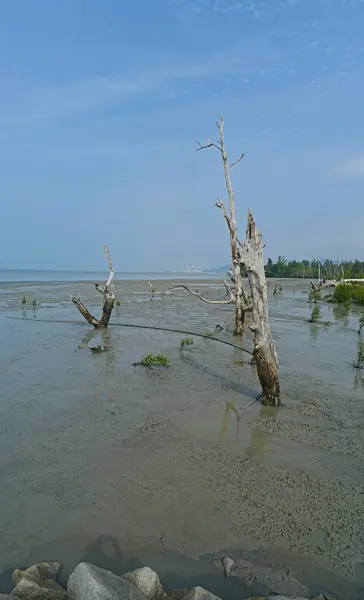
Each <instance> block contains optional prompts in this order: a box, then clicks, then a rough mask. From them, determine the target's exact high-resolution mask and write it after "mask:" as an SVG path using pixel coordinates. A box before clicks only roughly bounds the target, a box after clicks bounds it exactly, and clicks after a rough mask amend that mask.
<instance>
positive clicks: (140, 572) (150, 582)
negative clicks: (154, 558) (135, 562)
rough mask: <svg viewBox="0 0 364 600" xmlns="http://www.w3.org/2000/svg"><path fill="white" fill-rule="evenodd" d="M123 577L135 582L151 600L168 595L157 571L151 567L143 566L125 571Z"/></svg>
mask: <svg viewBox="0 0 364 600" xmlns="http://www.w3.org/2000/svg"><path fill="white" fill-rule="evenodd" d="M123 579H126V580H127V581H130V583H133V584H134V585H135V586H136V587H137V588H138V590H140V591H141V592H142V594H144V595H145V596H147V598H149V599H150V600H154V599H155V598H160V599H162V598H164V597H165V596H166V593H165V592H164V591H163V588H162V586H161V583H160V581H159V577H158V575H157V573H156V572H155V571H153V569H151V568H150V567H142V568H141V569H136V570H135V571H131V572H130V573H125V575H123Z"/></svg>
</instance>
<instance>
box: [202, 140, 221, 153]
mask: <svg viewBox="0 0 364 600" xmlns="http://www.w3.org/2000/svg"><path fill="white" fill-rule="evenodd" d="M196 144H197V145H198V148H196V150H197V152H198V151H199V150H206V148H216V149H217V150H218V151H219V152H221V147H220V146H219V144H216V143H215V142H212V141H211V140H208V142H207V144H201V142H199V141H197V142H196Z"/></svg>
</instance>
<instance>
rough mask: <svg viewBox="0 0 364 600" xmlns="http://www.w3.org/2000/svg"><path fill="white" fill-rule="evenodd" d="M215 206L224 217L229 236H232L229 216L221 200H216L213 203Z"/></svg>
mask: <svg viewBox="0 0 364 600" xmlns="http://www.w3.org/2000/svg"><path fill="white" fill-rule="evenodd" d="M215 206H216V207H217V208H220V209H221V210H222V214H223V215H224V219H225V220H226V223H227V226H228V228H229V231H230V235H233V229H232V225H231V220H230V217H229V215H228V214H227V212H226V208H225V205H224V203H223V201H222V200H218V201H217V202H215Z"/></svg>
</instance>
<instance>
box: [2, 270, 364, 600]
mask: <svg viewBox="0 0 364 600" xmlns="http://www.w3.org/2000/svg"><path fill="white" fill-rule="evenodd" d="M166 285H168V286H170V285H173V282H170V281H168V282H154V287H156V288H157V289H159V288H160V287H161V286H166ZM282 285H283V287H284V290H283V294H282V295H280V296H279V297H278V298H273V297H272V290H273V288H274V283H271V285H270V314H271V319H272V329H273V332H274V335H275V339H276V343H277V349H278V353H279V358H280V365H281V382H282V390H283V396H282V399H283V407H282V408H281V409H280V410H279V411H278V412H276V411H272V410H271V409H266V408H262V407H261V405H260V404H259V403H255V404H253V405H252V406H250V407H249V408H248V409H244V406H245V405H246V404H247V403H248V402H250V401H251V399H252V398H255V397H257V396H258V394H259V391H260V390H259V383H258V379H257V376H256V373H255V370H254V369H252V368H251V367H250V365H249V364H248V361H249V356H248V355H245V354H242V353H241V352H240V351H239V350H234V349H233V348H229V347H227V346H224V345H223V344H218V343H216V342H214V341H212V340H206V341H205V340H203V339H198V338H196V339H195V344H194V345H193V347H192V348H190V349H187V350H185V351H184V352H183V353H182V354H181V353H180V351H179V343H180V340H181V337H183V336H181V335H180V334H174V333H169V332H161V331H152V330H143V329H129V328H124V327H119V326H117V325H116V324H117V323H130V324H133V323H134V324H139V325H140V324H146V325H156V326H165V327H171V328H173V327H175V328H178V329H186V330H189V331H196V332H199V333H204V332H205V331H207V330H213V329H214V328H215V326H216V324H217V323H219V324H220V325H222V326H223V327H224V331H223V332H222V333H221V334H220V335H221V337H222V339H226V340H228V341H233V338H232V333H231V330H232V320H233V312H232V307H230V306H220V307H219V306H218V307H216V306H209V305H207V304H204V303H202V302H201V301H199V300H198V299H196V298H194V297H192V296H190V295H188V294H187V293H186V292H185V291H183V290H175V291H174V292H173V295H167V296H165V297H163V298H162V297H160V296H159V295H158V294H157V296H156V298H155V299H154V300H153V301H152V302H150V301H149V296H148V285H147V282H137V281H132V282H131V281H128V282H117V284H116V287H117V292H118V295H119V298H120V302H121V306H120V308H118V309H117V310H116V311H115V313H114V315H113V323H114V326H110V329H109V330H108V331H106V332H102V333H100V332H99V333H96V334H95V332H93V331H91V330H90V328H89V327H88V325H87V324H86V323H83V322H82V321H81V318H80V316H79V315H78V313H77V311H76V309H75V308H74V306H73V305H72V304H71V302H70V298H69V296H70V294H75V293H76V294H77V293H79V292H80V293H81V295H82V298H83V299H84V300H85V302H86V303H87V305H88V306H89V307H90V308H92V310H94V311H95V313H96V314H98V313H99V311H100V298H99V295H98V294H96V292H95V291H94V288H93V283H91V282H90V283H87V282H82V283H81V282H80V283H72V284H68V283H47V284H24V283H22V284H0V326H1V332H2V344H1V346H0V371H1V399H0V410H1V420H0V450H1V452H0V480H1V487H0V506H1V521H0V573H2V575H1V576H0V591H6V590H7V589H9V573H11V570H12V569H13V568H14V567H19V566H28V565H29V564H32V563H34V562H38V561H39V560H55V559H56V560H60V561H61V562H62V563H63V565H64V569H65V574H67V572H69V571H70V570H71V569H72V568H73V567H74V566H75V564H76V563H77V562H79V561H80V560H81V559H82V560H85V559H86V560H89V561H93V562H95V563H96V564H99V565H100V566H105V567H107V568H111V569H112V570H114V571H115V572H119V573H122V572H125V570H128V569H129V568H131V567H132V568H135V566H139V565H140V564H141V563H147V564H150V565H151V566H152V567H154V568H156V569H157V571H158V572H159V573H160V575H161V578H162V581H164V582H165V584H166V585H167V587H168V585H169V586H170V587H176V586H179V585H183V586H184V583H186V587H191V585H194V584H196V583H201V584H202V585H205V586H206V587H210V589H213V591H215V593H218V594H219V595H220V596H223V597H224V598H228V599H229V600H235V598H236V599H238V598H241V597H244V593H243V592H244V591H249V590H247V589H246V590H245V589H244V587H242V584H241V583H237V581H236V579H235V578H232V579H230V580H227V581H225V580H224V579H223V578H222V577H221V573H219V572H218V571H217V570H216V568H214V567H213V566H212V557H214V556H215V557H216V556H219V555H221V553H224V552H227V553H228V554H229V555H230V556H232V558H235V559H240V560H241V561H244V560H253V561H255V562H256V564H260V563H262V564H263V563H264V561H265V563H266V564H269V565H273V567H277V569H279V568H284V569H287V570H288V569H289V571H290V573H291V574H292V575H293V576H294V577H295V578H296V579H297V580H298V581H300V582H302V584H303V585H304V586H306V587H307V588H308V589H309V590H313V591H316V590H318V589H325V590H331V592H335V594H336V595H337V596H339V597H342V598H356V593H357V591H358V590H360V589H362V588H364V537H363V531H364V466H363V454H364V436H363V431H364V377H361V376H360V374H359V373H358V372H357V371H355V370H353V368H352V364H353V362H354V359H355V356H356V344H357V341H358V335H357V329H358V318H359V314H361V313H360V312H359V310H356V309H353V310H352V311H351V313H350V315H349V316H347V315H345V314H344V313H343V312H342V311H341V310H340V309H337V308H334V309H333V307H332V306H330V305H327V306H325V307H324V310H323V313H324V315H323V318H324V319H325V320H330V321H331V322H332V324H331V325H330V326H324V325H321V324H317V325H310V324H309V323H308V322H307V319H308V317H309V312H310V311H309V306H308V303H307V290H308V283H306V282H302V281H287V280H286V281H283V282H282ZM193 288H194V289H196V288H197V289H199V290H204V293H207V294H208V295H209V297H211V298H212V297H216V295H217V294H220V295H221V297H223V295H224V292H223V290H222V289H221V288H219V286H218V284H217V282H216V281H206V280H204V281H199V282H197V281H194V282H193ZM23 295H25V296H26V297H27V304H28V305H29V307H28V308H25V309H23V308H22V307H21V304H20V302H21V298H22V296H23ZM33 298H36V299H37V301H41V305H40V307H39V308H37V309H36V310H35V311H33V309H32V308H31V302H32V299H33ZM8 317H17V319H19V320H17V319H16V320H15V319H9V318H8ZM42 320H53V321H57V320H60V321H66V322H62V323H58V322H53V323H44V322H42ZM67 321H69V322H67ZM226 328H227V331H226V330H225V329H226ZM90 341H91V343H96V344H97V343H103V344H104V345H105V346H106V348H107V352H105V353H103V354H99V355H92V354H91V353H90V352H89V350H88V349H87V343H88V342H90ZM243 345H244V346H245V347H246V348H250V347H251V339H250V337H249V334H248V335H247V336H246V338H245V339H244V344H243ZM147 352H154V353H156V352H165V353H166V354H167V355H168V356H169V358H170V360H171V367H170V369H168V370H166V371H149V370H145V369H143V368H135V367H133V366H132V364H133V363H134V362H137V361H139V360H140V358H141V356H142V355H143V354H145V353H147ZM242 359H243V360H244V361H245V362H244V363H242ZM162 535H165V542H164V545H165V549H166V552H163V549H162V548H161V544H160V537H161V536H162ZM196 579H197V580H198V581H196ZM253 587H254V586H253ZM258 588H259V585H258V584H257V586H256V588H254V590H255V589H256V591H257V592H259V591H260V590H259V589H258ZM250 591H251V590H250ZM263 591H264V590H263Z"/></svg>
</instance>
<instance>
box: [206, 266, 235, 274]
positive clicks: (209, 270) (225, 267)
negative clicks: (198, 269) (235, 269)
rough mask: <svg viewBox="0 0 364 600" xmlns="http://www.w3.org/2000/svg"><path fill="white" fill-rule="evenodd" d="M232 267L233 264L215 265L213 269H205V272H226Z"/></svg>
mask: <svg viewBox="0 0 364 600" xmlns="http://www.w3.org/2000/svg"><path fill="white" fill-rule="evenodd" d="M230 269H231V265H224V266H223V267H214V268H213V269H204V273H226V271H229V270H230Z"/></svg>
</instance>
